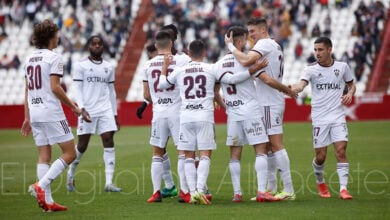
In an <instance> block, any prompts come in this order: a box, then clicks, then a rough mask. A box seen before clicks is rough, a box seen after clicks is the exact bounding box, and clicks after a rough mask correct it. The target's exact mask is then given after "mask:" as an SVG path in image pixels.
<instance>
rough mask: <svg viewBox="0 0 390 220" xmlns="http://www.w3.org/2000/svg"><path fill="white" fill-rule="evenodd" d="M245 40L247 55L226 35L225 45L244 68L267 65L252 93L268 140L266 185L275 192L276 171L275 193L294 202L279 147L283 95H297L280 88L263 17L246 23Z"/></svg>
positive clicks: (279, 68) (277, 59) (279, 63)
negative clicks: (248, 47)
mask: <svg viewBox="0 0 390 220" xmlns="http://www.w3.org/2000/svg"><path fill="white" fill-rule="evenodd" d="M247 26H248V31H249V37H250V38H252V39H253V41H254V42H255V45H254V46H253V48H252V49H251V50H250V51H249V52H248V53H247V54H245V53H243V52H242V51H240V50H237V49H236V48H235V47H234V45H233V44H232V37H231V36H230V37H228V35H226V37H225V42H226V44H227V45H228V48H229V50H230V51H231V52H232V53H233V55H234V56H235V57H236V59H237V60H238V61H239V62H240V63H241V64H242V65H244V66H249V65H252V64H253V63H254V62H256V61H257V60H259V59H260V58H262V57H265V58H266V59H267V60H268V65H267V66H266V67H265V68H264V69H263V70H261V73H260V75H259V76H258V77H256V91H257V96H258V99H259V103H260V105H261V110H262V117H263V122H264V124H265V128H266V131H267V134H268V138H269V147H268V148H270V149H268V151H271V152H272V153H269V155H268V166H267V167H268V183H267V188H268V191H270V192H271V193H272V194H276V192H277V182H276V168H277V169H278V170H279V174H280V177H281V179H282V182H283V191H282V192H280V193H278V194H276V195H275V198H277V199H280V200H294V199H295V197H296V196H295V193H294V188H293V184H292V180H291V172H290V160H289V157H288V155H287V151H286V150H285V148H284V147H283V126H282V123H283V114H284V109H285V103H284V95H283V93H285V94H287V95H289V96H290V97H293V98H296V97H297V93H296V92H295V91H292V90H291V89H290V88H288V87H287V86H285V85H283V84H282V83H281V82H282V78H283V52H282V50H281V47H280V46H279V45H278V44H277V43H276V42H275V41H274V40H273V39H271V38H270V36H269V34H268V25H267V21H266V20H265V19H264V18H258V17H254V18H250V19H249V21H248V23H247Z"/></svg>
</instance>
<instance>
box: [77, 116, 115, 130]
mask: <svg viewBox="0 0 390 220" xmlns="http://www.w3.org/2000/svg"><path fill="white" fill-rule="evenodd" d="M91 119H92V122H90V123H88V122H85V121H84V120H83V118H82V117H81V116H80V117H79V119H78V123H77V135H83V134H95V133H96V132H97V133H98V135H101V134H103V133H105V132H109V131H116V130H118V128H117V126H116V122H115V117H114V115H113V114H106V115H103V116H98V117H91Z"/></svg>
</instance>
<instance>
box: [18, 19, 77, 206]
mask: <svg viewBox="0 0 390 220" xmlns="http://www.w3.org/2000/svg"><path fill="white" fill-rule="evenodd" d="M58 30H59V29H58V26H57V25H56V24H54V23H53V22H52V21H50V20H43V21H42V22H40V23H38V24H36V25H35V26H34V30H33V36H32V42H33V44H34V45H35V47H36V50H34V51H33V52H32V53H31V54H30V55H29V56H27V58H26V61H25V63H24V67H23V71H24V73H25V77H26V90H25V91H26V94H25V105H24V110H25V111H24V122H23V125H22V128H21V134H22V135H23V136H26V137H27V136H28V135H29V134H30V133H31V132H32V133H33V136H34V141H35V145H36V146H38V164H37V176H38V179H39V181H38V182H36V183H34V184H33V185H31V186H30V187H29V192H30V193H31V194H32V195H33V196H35V197H36V199H37V201H38V204H39V206H40V207H41V208H42V209H43V210H44V211H48V212H53V211H65V210H67V207H65V206H62V205H59V204H58V203H56V202H54V200H53V198H52V194H51V189H50V184H51V182H52V181H53V180H55V179H56V178H57V177H58V176H59V175H60V174H61V173H62V172H63V171H64V170H65V169H66V167H67V166H68V165H69V164H70V163H71V162H72V161H73V160H74V159H75V157H76V153H75V150H74V140H73V134H72V130H71V128H70V126H69V123H68V121H67V119H66V117H65V114H64V111H63V109H62V106H61V102H62V103H64V104H65V105H67V106H69V107H70V108H71V109H72V111H73V112H74V113H76V115H80V113H81V111H80V109H79V108H78V107H77V106H76V105H75V104H74V103H73V102H72V101H71V100H70V99H69V98H68V97H67V96H66V93H65V92H64V90H63V89H62V87H61V83H60V78H61V77H62V76H63V73H64V72H63V62H62V57H61V55H59V54H57V53H55V52H53V49H54V48H56V47H57V45H58V39H59V38H58ZM56 143H57V144H58V145H59V146H60V148H61V150H62V155H61V157H60V158H58V159H57V160H55V161H54V162H53V164H52V165H51V166H50V165H49V163H50V161H51V146H52V145H53V144H56Z"/></svg>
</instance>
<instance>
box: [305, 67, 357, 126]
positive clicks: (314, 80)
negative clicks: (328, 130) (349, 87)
mask: <svg viewBox="0 0 390 220" xmlns="http://www.w3.org/2000/svg"><path fill="white" fill-rule="evenodd" d="M301 80H305V81H307V82H310V83H311V91H312V99H311V106H312V108H311V117H312V120H313V124H327V123H339V122H341V123H343V122H345V112H344V108H343V105H342V103H341V96H342V95H343V90H344V86H345V82H352V81H353V76H352V73H351V70H350V68H349V66H348V65H347V64H346V63H343V62H339V61H334V63H333V65H332V66H330V67H323V66H320V65H319V64H318V63H315V64H312V65H309V66H307V67H306V68H305V70H304V73H303V75H302V77H301Z"/></svg>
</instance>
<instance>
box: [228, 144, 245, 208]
mask: <svg viewBox="0 0 390 220" xmlns="http://www.w3.org/2000/svg"><path fill="white" fill-rule="evenodd" d="M241 154H242V146H230V162H229V170H230V176H231V178H232V185H233V192H234V195H233V200H232V201H233V202H241V201H242V192H241V163H240V161H241Z"/></svg>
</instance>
